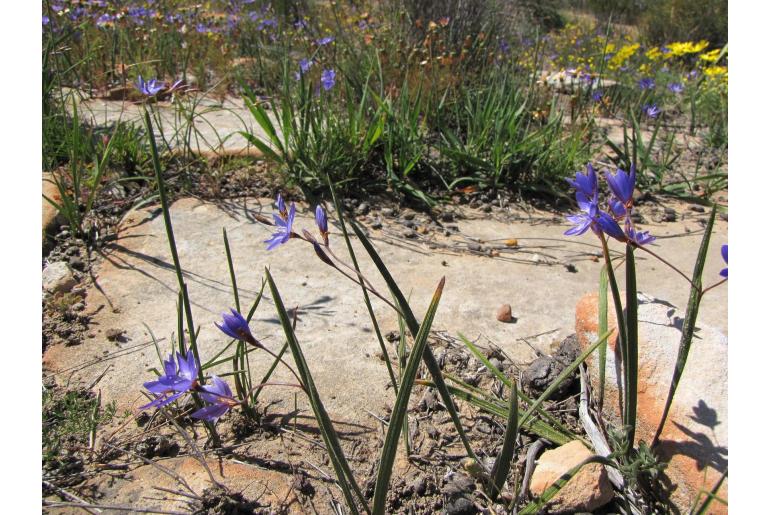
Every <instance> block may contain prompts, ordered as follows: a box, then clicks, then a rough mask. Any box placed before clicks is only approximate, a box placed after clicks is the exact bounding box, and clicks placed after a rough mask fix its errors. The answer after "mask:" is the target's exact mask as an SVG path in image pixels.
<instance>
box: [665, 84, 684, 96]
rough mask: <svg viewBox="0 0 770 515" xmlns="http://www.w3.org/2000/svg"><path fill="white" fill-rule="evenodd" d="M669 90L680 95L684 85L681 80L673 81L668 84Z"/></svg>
mask: <svg viewBox="0 0 770 515" xmlns="http://www.w3.org/2000/svg"><path fill="white" fill-rule="evenodd" d="M668 90H669V91H670V92H671V93H674V94H676V95H678V94H679V93H681V92H682V91H684V86H683V85H682V84H681V83H680V82H672V83H671V84H669V85H668Z"/></svg>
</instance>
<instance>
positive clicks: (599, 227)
mask: <svg viewBox="0 0 770 515" xmlns="http://www.w3.org/2000/svg"><path fill="white" fill-rule="evenodd" d="M567 220H569V222H570V223H572V224H574V225H575V226H574V227H571V228H570V229H567V231H565V232H564V234H565V236H578V235H581V234H583V233H585V232H586V231H587V230H588V229H591V230H592V231H593V232H594V233H596V234H600V233H604V234H607V235H608V236H611V237H613V238H615V239H616V240H619V241H626V235H625V234H624V233H623V229H621V228H620V226H619V225H618V222H616V221H615V219H614V218H612V217H611V216H610V215H609V214H607V213H605V212H604V211H602V210H600V209H599V208H598V207H596V206H592V207H591V209H589V210H587V211H581V212H580V213H578V214H576V215H569V216H568V217H567Z"/></svg>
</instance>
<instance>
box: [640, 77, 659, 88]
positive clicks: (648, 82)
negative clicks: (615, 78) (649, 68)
mask: <svg viewBox="0 0 770 515" xmlns="http://www.w3.org/2000/svg"><path fill="white" fill-rule="evenodd" d="M638 84H639V89H642V90H644V89H655V80H654V79H651V78H649V77H645V78H644V79H642V80H640V81H639V82H638Z"/></svg>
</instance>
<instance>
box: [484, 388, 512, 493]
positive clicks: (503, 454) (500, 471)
mask: <svg viewBox="0 0 770 515" xmlns="http://www.w3.org/2000/svg"><path fill="white" fill-rule="evenodd" d="M512 383H513V384H512V388H511V399H510V400H511V402H510V405H509V406H508V423H507V424H506V426H505V437H504V438H503V448H502V449H501V450H500V455H499V456H498V457H497V460H495V464H494V466H493V467H492V489H491V491H490V492H489V497H490V498H491V499H492V500H493V501H494V500H495V499H497V496H498V495H499V494H500V492H502V490H503V487H504V486H505V480H506V478H507V477H508V472H509V471H510V470H511V461H512V460H513V450H514V445H515V443H516V435H517V434H518V432H519V403H518V395H517V394H516V392H517V388H516V382H515V381H512Z"/></svg>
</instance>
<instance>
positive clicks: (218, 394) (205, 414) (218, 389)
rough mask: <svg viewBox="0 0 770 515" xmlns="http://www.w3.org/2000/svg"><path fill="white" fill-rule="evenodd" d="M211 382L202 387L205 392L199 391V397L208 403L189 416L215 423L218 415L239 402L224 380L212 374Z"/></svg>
mask: <svg viewBox="0 0 770 515" xmlns="http://www.w3.org/2000/svg"><path fill="white" fill-rule="evenodd" d="M211 382H212V383H213V384H211V385H206V386H203V387H202V389H203V390H204V391H205V392H206V393H201V399H203V400H204V401H205V402H208V403H209V405H208V406H205V407H203V408H201V409H199V410H198V411H196V412H195V413H193V414H192V415H191V416H192V417H193V418H197V419H201V420H206V421H208V422H211V423H216V421H217V420H218V419H219V417H221V416H222V415H224V414H225V413H227V411H228V410H229V409H230V408H232V407H233V406H237V405H238V404H239V403H238V400H237V399H235V398H234V397H233V392H232V391H231V390H230V387H229V386H228V385H227V383H226V382H224V381H222V380H221V379H220V378H219V377H218V376H214V375H213V376H211Z"/></svg>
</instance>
